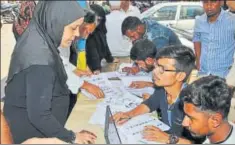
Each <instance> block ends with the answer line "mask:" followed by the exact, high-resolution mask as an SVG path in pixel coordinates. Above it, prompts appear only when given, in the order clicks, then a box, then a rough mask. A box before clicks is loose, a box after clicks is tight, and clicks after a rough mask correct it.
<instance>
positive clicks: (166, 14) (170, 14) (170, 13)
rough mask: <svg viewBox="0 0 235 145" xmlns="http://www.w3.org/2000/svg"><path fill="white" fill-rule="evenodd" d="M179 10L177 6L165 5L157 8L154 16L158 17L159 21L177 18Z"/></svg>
mask: <svg viewBox="0 0 235 145" xmlns="http://www.w3.org/2000/svg"><path fill="white" fill-rule="evenodd" d="M176 12H177V6H165V7H162V8H160V9H159V10H157V11H156V12H155V13H154V14H153V17H155V18H157V20H159V21H164V20H175V16H176Z"/></svg>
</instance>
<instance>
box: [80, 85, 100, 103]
mask: <svg viewBox="0 0 235 145" xmlns="http://www.w3.org/2000/svg"><path fill="white" fill-rule="evenodd" d="M81 89H85V90H86V91H87V92H89V93H91V94H92V95H94V96H95V97H96V98H98V99H101V98H104V92H103V91H102V90H101V89H100V88H99V87H98V86H96V85H93V84H91V83H88V82H87V81H84V83H83V85H82V87H81Z"/></svg>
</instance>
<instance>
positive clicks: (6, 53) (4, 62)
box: [1, 24, 235, 120]
mask: <svg viewBox="0 0 235 145" xmlns="http://www.w3.org/2000/svg"><path fill="white" fill-rule="evenodd" d="M14 46H15V38H14V36H13V33H12V25H11V24H3V26H2V28H1V96H4V86H5V80H6V77H7V74H8V69H9V65H10V58H11V53H12V51H13V48H14ZM120 59H121V60H122V61H123V62H127V61H129V58H120ZM117 66H118V64H109V65H107V66H106V67H105V68H104V69H103V70H102V71H109V70H114V69H115V68H117ZM2 104H3V103H2V102H1V108H2ZM231 104H232V105H231V111H230V114H229V120H235V98H233V99H232V103H231Z"/></svg>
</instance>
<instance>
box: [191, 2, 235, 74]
mask: <svg viewBox="0 0 235 145" xmlns="http://www.w3.org/2000/svg"><path fill="white" fill-rule="evenodd" d="M203 7H204V11H205V12H206V14H204V15H202V16H200V17H198V18H196V21H195V28H194V36H193V42H194V49H195V53H196V65H197V69H198V70H199V74H200V75H210V74H212V75H217V76H220V77H223V78H225V77H226V76H227V75H228V73H229V70H230V68H231V66H232V63H233V54H234V50H235V37H234V35H235V27H234V26H235V16H233V15H231V14H230V13H229V12H226V11H224V10H223V9H222V8H221V1H220V0H204V1H203Z"/></svg>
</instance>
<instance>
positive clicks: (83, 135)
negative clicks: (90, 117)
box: [75, 130, 97, 144]
mask: <svg viewBox="0 0 235 145" xmlns="http://www.w3.org/2000/svg"><path fill="white" fill-rule="evenodd" d="M96 138H97V136H96V135H95V134H94V133H92V132H90V131H86V130H82V131H81V132H79V133H77V134H76V140H75V143H77V144H94V143H95V140H96Z"/></svg>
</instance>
